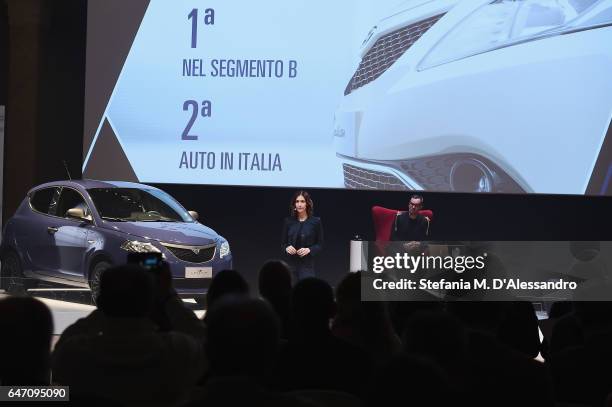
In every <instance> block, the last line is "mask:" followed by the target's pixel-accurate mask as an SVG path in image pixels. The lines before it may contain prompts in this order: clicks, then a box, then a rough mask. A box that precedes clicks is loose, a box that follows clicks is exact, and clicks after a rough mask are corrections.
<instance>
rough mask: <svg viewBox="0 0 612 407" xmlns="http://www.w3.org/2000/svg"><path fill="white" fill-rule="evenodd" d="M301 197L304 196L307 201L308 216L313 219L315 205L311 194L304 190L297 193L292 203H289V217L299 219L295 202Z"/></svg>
mask: <svg viewBox="0 0 612 407" xmlns="http://www.w3.org/2000/svg"><path fill="white" fill-rule="evenodd" d="M300 195H301V196H303V197H304V200H305V201H306V214H307V215H308V217H311V216H312V213H313V212H314V203H313V202H312V198H311V197H310V194H309V193H308V192H306V191H302V190H300V191H297V192H296V193H295V194H293V198H291V202H290V203H289V216H293V217H294V218H297V211H296V210H295V200H296V199H297V198H298V196H300Z"/></svg>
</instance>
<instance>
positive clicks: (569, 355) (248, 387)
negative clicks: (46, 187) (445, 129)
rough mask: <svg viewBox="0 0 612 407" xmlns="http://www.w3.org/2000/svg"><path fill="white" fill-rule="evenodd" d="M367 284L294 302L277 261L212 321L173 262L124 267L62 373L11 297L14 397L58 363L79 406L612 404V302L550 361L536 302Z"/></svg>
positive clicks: (215, 300) (219, 280)
mask: <svg viewBox="0 0 612 407" xmlns="http://www.w3.org/2000/svg"><path fill="white" fill-rule="evenodd" d="M361 277H362V275H361V273H349V274H347V275H346V276H345V277H344V278H343V279H342V281H341V282H340V283H339V285H338V286H337V288H336V295H335V296H334V290H333V288H332V287H331V286H330V285H329V284H328V283H327V282H325V281H323V280H320V279H317V278H307V279H304V280H302V281H300V282H299V283H297V284H296V285H295V286H294V287H293V288H292V287H291V278H290V274H289V272H288V269H287V267H286V265H285V264H284V263H283V262H281V261H275V260H273V261H269V262H267V263H265V264H264V265H263V266H262V267H261V269H260V272H259V285H258V289H259V296H260V298H259V299H255V298H251V297H249V286H248V284H247V282H246V280H245V279H244V278H243V277H242V275H241V274H240V273H239V272H238V271H236V270H224V271H221V272H219V273H217V274H216V275H215V276H214V278H213V279H212V281H211V285H210V289H209V293H208V296H207V305H208V308H207V311H206V316H205V318H204V320H203V321H201V320H199V319H198V318H197V317H196V316H195V314H194V312H193V311H192V310H191V309H189V308H188V307H186V306H185V304H184V303H183V301H182V300H181V299H180V298H179V297H178V295H177V294H176V291H175V290H174V289H173V287H172V276H171V275H170V270H169V268H168V266H167V264H163V266H162V267H160V268H159V269H157V270H152V271H151V270H149V271H146V270H144V269H141V268H139V267H137V266H135V265H126V266H120V267H116V268H113V269H109V270H107V271H106V272H105V273H104V274H103V276H102V280H101V284H100V296H99V299H98V308H97V309H96V310H95V311H93V312H92V313H91V314H90V315H89V316H87V317H86V318H83V319H80V320H78V321H77V322H76V323H74V324H73V325H71V326H69V327H68V328H67V329H66V330H65V331H64V332H63V334H62V335H61V337H60V338H59V340H58V341H57V344H56V345H55V349H54V351H53V354H52V358H51V359H50V358H49V349H50V339H51V334H52V327H53V325H52V319H51V314H50V311H49V309H48V308H47V307H46V306H45V305H44V304H43V303H42V302H40V301H38V300H34V299H31V298H18V297H14V298H5V299H2V300H0V332H2V335H0V356H1V359H0V362H1V364H0V380H1V384H2V385H11V384H19V385H27V384H32V385H46V384H49V383H50V375H49V370H50V369H49V365H50V362H49V360H51V367H52V376H51V377H52V379H51V380H52V383H54V384H60V385H68V386H70V392H71V398H72V402H71V404H70V405H93V406H96V405H110V406H114V405H117V406H119V405H124V406H176V405H183V406H185V407H186V406H189V407H195V406H234V405H236V406H238V405H239V406H315V407H316V406H319V407H327V406H345V407H357V406H360V405H361V406H379V405H384V406H393V405H415V406H447V405H450V404H451V403H453V404H459V405H471V406H491V405H495V406H513V407H514V406H525V405H527V406H538V407H542V406H553V405H555V403H557V406H564V405H565V406H567V405H583V406H597V407H601V406H602V405H605V406H609V405H610V404H612V397H611V394H612V375H611V374H610V373H609V372H610V368H609V367H610V366H611V365H612V346H610V344H611V343H612V305H610V304H611V303H607V302H572V303H570V302H564V303H560V304H555V305H553V307H552V308H551V310H550V319H549V321H548V322H549V323H550V325H548V329H547V331H546V335H548V338H547V339H548V341H547V342H548V346H547V347H545V348H543V347H542V345H541V344H540V340H539V332H538V320H537V317H536V314H535V312H534V307H533V305H532V304H531V303H528V302H520V301H514V302H484V301H482V302H467V301H457V302H446V303H444V302H441V301H437V302H433V301H423V302H392V303H388V302H385V301H362V300H361V290H360V289H361V284H362V280H361ZM400 338H401V339H400ZM538 353H541V355H543V356H544V362H542V361H541V359H539V360H536V355H538ZM611 407H612V406H611Z"/></svg>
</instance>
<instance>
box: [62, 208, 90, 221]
mask: <svg viewBox="0 0 612 407" xmlns="http://www.w3.org/2000/svg"><path fill="white" fill-rule="evenodd" d="M66 216H68V217H69V218H74V219H81V220H85V221H88V222H91V221H92V218H91V215H85V210H83V208H78V207H77V208H70V209H68V211H67V212H66Z"/></svg>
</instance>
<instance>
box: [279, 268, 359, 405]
mask: <svg viewBox="0 0 612 407" xmlns="http://www.w3.org/2000/svg"><path fill="white" fill-rule="evenodd" d="M292 310H293V317H294V321H295V330H294V332H293V334H292V335H291V337H290V338H289V342H288V344H287V345H286V347H285V349H283V351H282V353H281V358H280V363H279V372H278V374H279V377H280V380H281V387H282V388H283V389H285V390H299V389H326V390H338V391H345V392H349V393H352V394H357V395H360V394H362V392H363V391H364V389H365V387H364V385H365V384H366V383H367V381H368V375H369V374H370V367H371V361H370V360H369V358H368V356H367V354H366V353H365V352H364V351H362V350H360V349H359V348H358V347H356V346H354V345H352V344H350V343H349V342H346V341H344V340H342V339H339V338H336V337H334V336H333V335H332V332H331V330H330V320H331V318H332V317H333V316H334V315H335V311H336V303H335V301H334V295H333V291H332V288H331V286H330V285H329V284H328V283H327V282H325V281H323V280H320V279H317V278H305V279H303V280H301V281H300V282H299V283H298V284H297V285H296V286H295V287H294V289H293V295H292Z"/></svg>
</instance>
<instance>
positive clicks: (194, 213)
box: [188, 211, 200, 220]
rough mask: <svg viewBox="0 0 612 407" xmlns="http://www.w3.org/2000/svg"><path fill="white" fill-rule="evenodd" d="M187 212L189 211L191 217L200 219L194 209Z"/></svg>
mask: <svg viewBox="0 0 612 407" xmlns="http://www.w3.org/2000/svg"><path fill="white" fill-rule="evenodd" d="M188 213H189V216H191V217H192V218H193V220H198V219H200V215H199V214H198V213H197V212H196V211H188Z"/></svg>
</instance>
